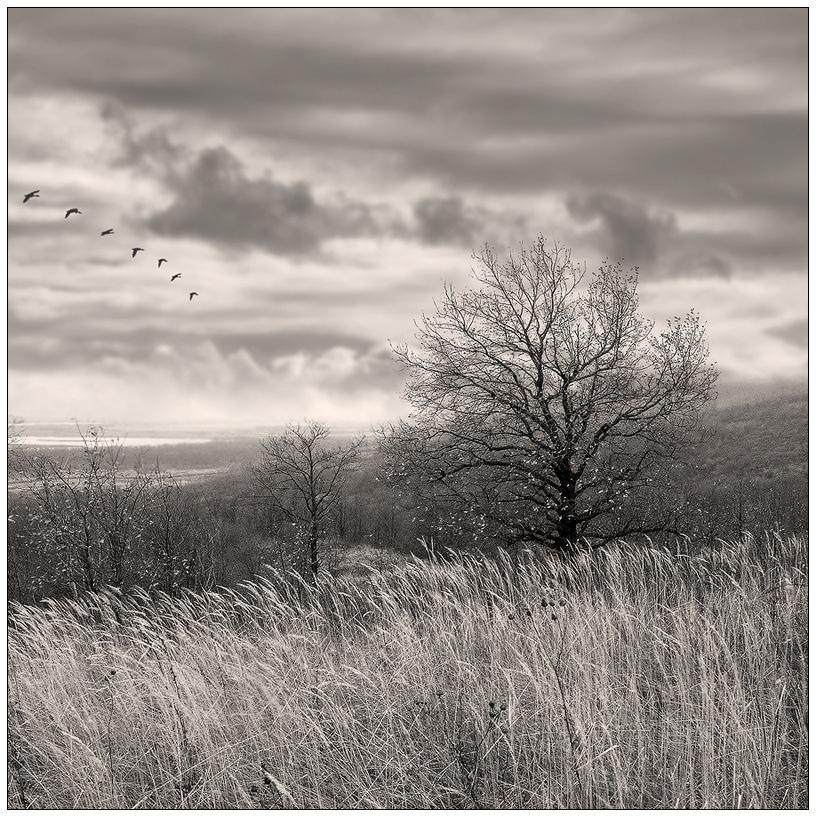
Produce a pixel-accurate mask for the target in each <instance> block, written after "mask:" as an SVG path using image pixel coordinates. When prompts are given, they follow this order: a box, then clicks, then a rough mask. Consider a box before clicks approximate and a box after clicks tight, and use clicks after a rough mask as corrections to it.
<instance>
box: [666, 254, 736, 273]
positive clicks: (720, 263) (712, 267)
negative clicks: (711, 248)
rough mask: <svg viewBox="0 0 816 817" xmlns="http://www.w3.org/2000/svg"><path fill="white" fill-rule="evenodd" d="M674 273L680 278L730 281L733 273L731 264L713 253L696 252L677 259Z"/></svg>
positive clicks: (673, 265) (673, 267) (674, 263)
mask: <svg viewBox="0 0 816 817" xmlns="http://www.w3.org/2000/svg"><path fill="white" fill-rule="evenodd" d="M671 269H672V273H673V274H674V276H676V277H678V278H683V277H693V276H698V275H699V276H701V277H712V278H723V279H725V280H729V279H730V278H731V273H732V271H733V265H732V264H731V262H730V261H729V260H728V259H727V258H724V257H723V256H721V255H717V253H713V252H705V251H695V252H690V253H684V254H682V255H679V256H678V257H676V258H675V259H674V260H673V262H672V265H671Z"/></svg>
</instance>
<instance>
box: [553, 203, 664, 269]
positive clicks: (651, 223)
mask: <svg viewBox="0 0 816 817" xmlns="http://www.w3.org/2000/svg"><path fill="white" fill-rule="evenodd" d="M566 205H567V210H568V211H569V213H570V215H571V216H572V217H573V218H574V219H575V220H576V221H578V222H582V223H586V222H592V221H598V222H600V225H601V228H602V230H603V232H604V234H605V239H606V243H607V244H608V247H609V252H610V254H611V255H612V258H613V260H614V261H621V260H623V261H625V262H626V263H627V264H630V265H633V266H639V265H641V264H653V263H654V262H655V261H656V260H657V258H658V254H659V252H660V250H661V248H662V246H663V244H664V243H665V242H666V240H667V239H670V238H672V237H673V236H674V235H675V234H676V232H677V219H676V218H675V216H674V215H673V214H672V213H667V212H664V211H659V210H653V209H649V208H646V207H644V206H643V205H640V204H638V203H636V202H633V201H629V200H628V199H625V198H623V197H622V196H617V195H615V194H613V193H604V192H597V193H589V194H585V195H574V196H571V197H570V198H568V199H567V202H566Z"/></svg>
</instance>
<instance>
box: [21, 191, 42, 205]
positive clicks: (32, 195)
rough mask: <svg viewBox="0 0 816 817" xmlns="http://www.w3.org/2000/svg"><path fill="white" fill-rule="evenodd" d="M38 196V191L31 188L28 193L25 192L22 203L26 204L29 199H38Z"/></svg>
mask: <svg viewBox="0 0 816 817" xmlns="http://www.w3.org/2000/svg"><path fill="white" fill-rule="evenodd" d="M39 197H40V191H39V190H32V191H31V192H30V193H26V194H25V196H23V204H26V203H27V202H28V200H29V199H38V198H39Z"/></svg>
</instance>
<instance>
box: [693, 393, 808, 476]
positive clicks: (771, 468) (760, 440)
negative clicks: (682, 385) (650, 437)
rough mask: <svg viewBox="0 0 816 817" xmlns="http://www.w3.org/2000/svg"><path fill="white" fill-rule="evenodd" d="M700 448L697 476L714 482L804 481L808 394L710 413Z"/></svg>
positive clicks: (715, 410)
mask: <svg viewBox="0 0 816 817" xmlns="http://www.w3.org/2000/svg"><path fill="white" fill-rule="evenodd" d="M706 426H707V432H708V433H707V435H706V439H705V441H704V443H703V444H702V445H701V446H700V447H699V448H698V452H697V455H698V457H699V470H700V472H701V473H702V474H705V475H706V476H707V477H710V478H712V479H716V480H718V481H721V480H722V481H732V480H740V479H742V480H754V479H770V478H772V477H781V476H786V477H792V476H802V477H804V476H806V475H807V468H808V402H807V395H806V394H804V393H803V394H798V395H783V396H780V397H779V398H778V399H766V400H762V401H758V402H753V403H747V404H741V405H732V406H729V407H727V408H723V409H716V408H715V409H714V410H713V411H712V412H711V414H710V415H709V417H708V419H707V421H706Z"/></svg>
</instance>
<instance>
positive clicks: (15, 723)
mask: <svg viewBox="0 0 816 817" xmlns="http://www.w3.org/2000/svg"><path fill="white" fill-rule="evenodd" d="M806 570H807V544H806V542H805V541H802V540H799V539H795V538H791V539H782V538H779V537H771V536H769V537H766V538H764V539H762V540H760V539H756V540H754V539H750V538H749V539H745V540H743V541H739V542H732V543H721V544H719V545H718V546H717V547H716V548H714V549H712V550H710V551H706V552H705V553H703V554H700V555H696V556H691V557H689V556H684V555H678V554H673V553H669V552H665V551H658V550H654V549H649V548H635V547H630V546H626V545H621V546H616V547H613V548H611V549H608V550H601V551H597V552H595V553H594V554H592V555H591V556H585V557H582V558H581V559H580V560H579V561H578V562H577V563H575V564H570V565H566V564H563V563H561V562H560V561H558V560H556V559H551V560H550V559H545V560H533V559H532V558H530V557H528V556H525V555H522V557H520V558H511V557H510V556H507V555H503V556H501V557H499V558H498V559H490V558H486V557H480V556H461V557H456V558H452V559H450V560H445V561H442V560H436V561H420V560H415V561H412V562H409V563H407V564H404V565H403V566H400V567H397V568H394V569H393V570H390V571H388V572H378V571H376V570H373V569H372V570H371V571H369V572H367V573H365V575H364V577H363V578H360V577H355V578H345V579H335V578H331V577H330V576H328V575H326V576H323V577H321V578H320V580H319V581H318V582H317V584H316V585H315V586H310V585H307V584H304V583H302V582H298V581H295V580H293V579H287V578H285V577H282V576H276V575H274V574H272V573H270V575H269V578H268V579H264V580H259V581H257V582H256V583H253V584H248V585H245V586H242V587H241V588H239V589H238V590H235V591H230V592H223V593H214V592H213V593H202V594H189V595H185V596H182V597H178V598H169V597H165V596H153V597H148V596H147V595H146V594H133V595H128V596H124V597H123V596H121V595H119V594H116V593H114V592H108V593H104V594H97V595H89V596H85V597H81V598H79V599H75V600H72V599H68V600H60V601H54V602H51V603H48V604H46V605H45V606H41V607H25V606H21V605H13V606H12V607H11V609H10V624H9V628H10V629H9V710H8V711H9V747H8V749H9V751H8V763H9V787H10V788H9V805H10V806H11V807H16V808H20V807H28V808H70V807H74V808H100V807H105V808H148V807H162V808H172V807H179V808H205V807H209V808H216V807H218V808H242V807H243V808H307V807H309V808H358V807H365V808H378V807H384V808H403V807H414V808H445V807H446V808H471V807H473V808H522V807H524V808H560V807H569V808H624V807H625V808H641V807H668V808H676V807H679V808H686V807H689V808H712V807H719V808H795V807H798V808H804V807H806V806H807V780H808V744H807V717H808V713H807V689H806V681H807V584H806Z"/></svg>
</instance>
